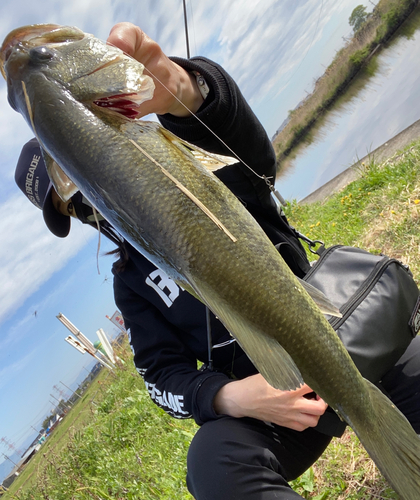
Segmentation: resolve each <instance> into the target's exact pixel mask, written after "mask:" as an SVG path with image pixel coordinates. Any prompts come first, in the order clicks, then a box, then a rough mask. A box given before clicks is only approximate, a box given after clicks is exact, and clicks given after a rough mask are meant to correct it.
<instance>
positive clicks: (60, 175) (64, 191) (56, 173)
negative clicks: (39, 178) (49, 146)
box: [41, 148, 79, 201]
mask: <svg viewBox="0 0 420 500" xmlns="http://www.w3.org/2000/svg"><path fill="white" fill-rule="evenodd" d="M41 152H42V156H43V158H44V162H45V166H46V168H47V172H48V176H49V178H50V179H51V182H52V183H53V186H54V189H55V190H56V192H57V194H58V196H59V197H60V198H61V199H62V200H63V201H67V200H69V199H70V198H71V197H72V196H73V195H74V194H75V193H77V191H79V188H78V187H77V186H76V184H74V183H73V181H71V180H70V179H69V178H68V177H67V175H66V174H65V173H64V172H63V170H62V169H61V168H60V167H59V165H58V164H57V163H56V162H55V161H54V160H53V159H52V158H51V156H50V155H49V154H48V153H47V152H46V151H45V150H44V149H42V148H41Z"/></svg>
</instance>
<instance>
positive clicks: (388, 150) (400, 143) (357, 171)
mask: <svg viewBox="0 0 420 500" xmlns="http://www.w3.org/2000/svg"><path fill="white" fill-rule="evenodd" d="M417 139H420V120H417V121H416V122H414V123H413V124H412V125H410V126H409V127H407V128H406V129H405V130H403V131H402V132H400V133H399V134H397V135H396V136H395V137H393V138H392V139H390V140H389V141H387V142H386V143H385V144H382V146H379V147H378V148H376V149H375V150H374V151H372V152H371V153H369V154H368V155H366V156H365V157H364V158H361V159H360V160H359V161H358V162H356V163H355V164H354V165H352V166H351V167H349V168H347V169H346V170H344V171H343V172H341V174H338V175H337V176H336V177H334V178H333V179H331V180H330V181H328V182H327V183H326V184H324V185H323V186H321V187H320V188H318V189H316V190H315V191H314V192H313V193H311V194H310V195H308V196H306V197H305V198H303V199H302V200H300V201H299V203H315V202H317V201H322V200H325V199H327V198H328V197H329V196H331V195H332V194H334V193H336V192H337V191H340V189H342V188H343V187H345V186H347V184H349V183H350V182H353V181H354V180H356V179H357V178H358V177H360V175H361V168H360V167H361V164H362V163H365V164H368V163H369V162H370V161H372V160H373V161H374V162H375V163H383V162H385V161H386V160H388V159H389V158H391V157H392V156H394V155H395V154H396V153H397V152H398V151H400V150H402V149H404V148H405V147H406V146H408V145H409V144H411V143H412V142H413V141H416V140H417Z"/></svg>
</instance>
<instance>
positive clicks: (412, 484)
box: [338, 380, 420, 500]
mask: <svg viewBox="0 0 420 500" xmlns="http://www.w3.org/2000/svg"><path fill="white" fill-rule="evenodd" d="M365 382H366V384H367V387H368V393H369V397H370V401H371V404H372V407H373V416H372V418H371V419H369V422H367V421H366V414H365V413H363V414H362V412H360V413H358V414H357V415H358V417H359V416H360V421H351V420H350V419H348V418H347V417H346V415H345V414H344V413H343V412H342V411H340V408H339V409H338V410H339V412H340V413H341V415H342V416H343V417H344V418H345V420H346V421H347V422H348V424H349V425H350V426H351V427H352V428H353V430H354V432H355V433H356V435H357V436H358V438H359V439H360V441H361V443H362V444H363V446H364V447H365V448H366V451H367V452H368V453H369V455H370V456H371V457H372V458H373V460H374V462H375V464H376V465H377V466H378V469H379V470H380V471H381V472H382V474H383V475H384V477H385V478H386V479H387V480H388V481H389V483H390V484H391V486H392V487H393V488H394V489H395V491H396V492H397V493H398V494H399V496H400V497H401V498H403V499H404V500H418V498H419V492H420V437H419V436H418V435H417V434H416V432H415V431H414V429H413V428H412V426H411V424H410V423H409V422H408V420H407V419H406V418H405V416H404V415H403V414H402V413H401V412H400V411H399V410H398V408H396V406H395V405H394V404H393V403H392V402H391V401H390V400H389V399H388V398H387V397H386V396H385V395H384V394H383V393H382V392H381V391H380V390H379V389H378V388H377V387H375V386H374V385H373V384H372V383H370V382H369V381H368V380H365Z"/></svg>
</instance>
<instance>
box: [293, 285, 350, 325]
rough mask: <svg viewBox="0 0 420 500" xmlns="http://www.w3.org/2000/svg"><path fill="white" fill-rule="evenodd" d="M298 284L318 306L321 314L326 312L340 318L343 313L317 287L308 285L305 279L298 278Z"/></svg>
mask: <svg viewBox="0 0 420 500" xmlns="http://www.w3.org/2000/svg"><path fill="white" fill-rule="evenodd" d="M298 280H299V282H300V284H301V285H302V286H303V288H304V289H305V290H306V292H307V293H308V294H309V296H310V297H311V299H312V300H313V301H314V302H315V304H316V305H317V306H318V307H319V308H320V310H321V312H322V313H323V314H328V315H330V316H336V317H337V318H341V317H342V316H343V315H342V314H341V312H340V311H339V310H338V308H337V307H336V306H335V305H334V304H333V303H332V302H331V301H330V299H329V298H327V297H326V296H325V295H324V294H323V293H322V292H321V291H320V290H318V288H315V287H314V286H312V285H310V284H309V283H307V282H306V281H303V280H301V279H300V278H298Z"/></svg>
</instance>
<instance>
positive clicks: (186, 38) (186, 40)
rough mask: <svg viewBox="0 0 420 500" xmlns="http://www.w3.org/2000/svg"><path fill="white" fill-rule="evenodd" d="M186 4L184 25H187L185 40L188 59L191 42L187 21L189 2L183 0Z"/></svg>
mask: <svg viewBox="0 0 420 500" xmlns="http://www.w3.org/2000/svg"><path fill="white" fill-rule="evenodd" d="M182 4H183V6H184V26H185V42H186V44H187V59H189V58H190V42H189V39H188V23H187V4H186V2H185V0H182Z"/></svg>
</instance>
